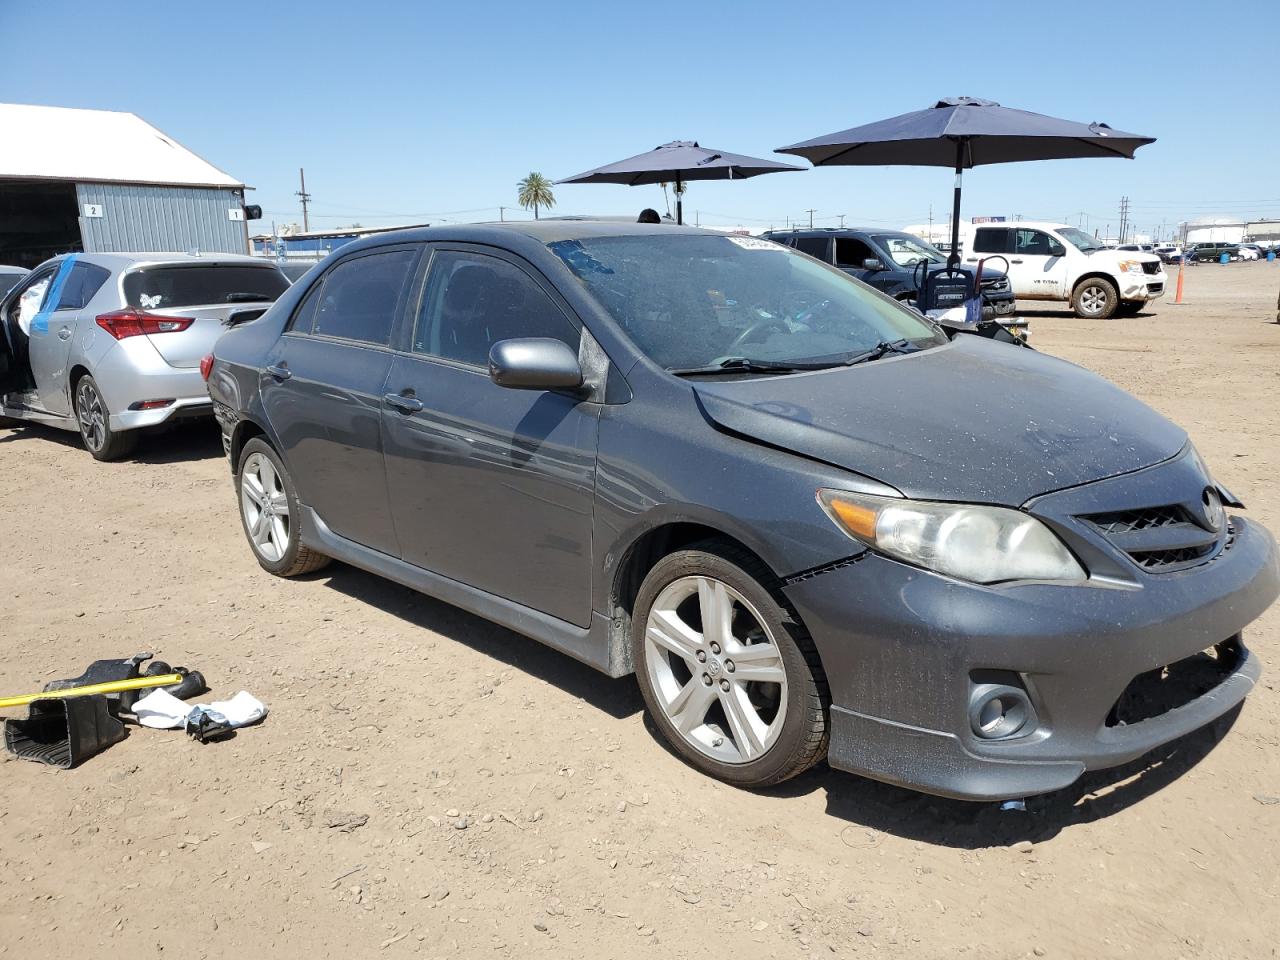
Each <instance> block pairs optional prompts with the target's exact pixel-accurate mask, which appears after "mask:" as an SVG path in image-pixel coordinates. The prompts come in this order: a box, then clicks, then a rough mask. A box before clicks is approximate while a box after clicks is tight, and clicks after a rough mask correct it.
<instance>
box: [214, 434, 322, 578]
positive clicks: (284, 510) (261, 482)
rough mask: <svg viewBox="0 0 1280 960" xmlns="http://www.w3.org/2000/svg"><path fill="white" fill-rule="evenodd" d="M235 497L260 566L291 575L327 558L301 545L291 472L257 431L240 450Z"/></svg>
mask: <svg viewBox="0 0 1280 960" xmlns="http://www.w3.org/2000/svg"><path fill="white" fill-rule="evenodd" d="M236 501H237V502H238V503H239V505H240V525H241V527H242V528H243V529H244V535H245V536H246V537H247V538H248V540H249V547H250V549H252V550H253V555H254V558H255V559H257V561H258V564H259V565H260V566H261V567H262V569H263V570H266V571H267V572H268V573H274V574H275V575H276V576H277V577H296V576H300V575H301V574H304V573H311V572H312V571H313V570H319V569H320V568H321V567H323V566H325V565H326V564H328V562H329V558H328V557H326V556H325V555H324V554H323V553H319V552H318V551H315V550H312V549H311V548H310V547H306V546H303V544H302V537H301V535H300V534H301V530H300V528H299V523H298V521H299V518H300V517H301V516H302V509H301V507H300V506H299V504H298V495H297V493H295V492H294V486H293V478H292V477H291V476H289V471H288V470H287V469H286V468H285V465H284V461H283V460H281V459H280V455H279V454H277V453H276V452H275V450H273V449H272V448H271V446H270V445H269V444H268V443H266V442H265V441H263V440H261V439H260V438H258V437H254V438H253V439H252V440H250V441H249V442H248V443H246V444H245V445H244V449H243V450H241V451H240V463H239V464H238V465H237V469H236Z"/></svg>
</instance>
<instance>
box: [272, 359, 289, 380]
mask: <svg viewBox="0 0 1280 960" xmlns="http://www.w3.org/2000/svg"><path fill="white" fill-rule="evenodd" d="M267 373H269V374H271V376H273V377H275V378H276V379H277V380H288V379H289V378H290V377H292V376H293V374H292V373H290V372H289V367H288V366H287V365H285V364H283V363H273V364H272V365H271V366H269V367H267Z"/></svg>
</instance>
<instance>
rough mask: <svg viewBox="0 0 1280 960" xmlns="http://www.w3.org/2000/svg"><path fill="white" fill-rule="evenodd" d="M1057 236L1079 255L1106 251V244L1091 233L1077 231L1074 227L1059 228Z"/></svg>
mask: <svg viewBox="0 0 1280 960" xmlns="http://www.w3.org/2000/svg"><path fill="white" fill-rule="evenodd" d="M1058 236H1060V237H1061V238H1062V239H1063V240H1065V241H1067V243H1069V244H1071V245H1072V246H1073V247H1075V248H1076V249H1077V250H1079V251H1080V252H1081V253H1093V251H1095V250H1105V249H1107V247H1106V244H1104V243H1103V242H1102V241H1100V240H1099V239H1098V238H1097V237H1095V236H1094V235H1093V234H1091V233H1085V232H1084V231H1083V230H1077V229H1076V228H1075V227H1059V228H1058Z"/></svg>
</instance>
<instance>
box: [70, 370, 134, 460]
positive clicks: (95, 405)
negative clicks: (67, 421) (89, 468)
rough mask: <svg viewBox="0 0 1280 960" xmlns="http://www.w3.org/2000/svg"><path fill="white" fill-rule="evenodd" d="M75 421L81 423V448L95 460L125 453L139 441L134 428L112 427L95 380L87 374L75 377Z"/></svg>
mask: <svg viewBox="0 0 1280 960" xmlns="http://www.w3.org/2000/svg"><path fill="white" fill-rule="evenodd" d="M75 412H76V422H77V423H78V424H79V426H80V439H81V441H83V442H84V448H85V449H86V450H88V451H89V455H90V456H92V457H93V459H95V460H100V461H103V462H104V463H105V462H110V461H112V460H119V459H120V458H121V457H125V456H128V455H129V454H130V453H132V452H133V449H134V448H135V447H136V446H137V445H138V432H137V431H136V430H112V429H111V411H110V410H108V409H107V401H106V400H104V399H103V398H102V391H101V390H99V389H98V382H97V381H96V380H94V379H93V377H92V376H91V375H90V374H87V373H86V374H85V375H84V376H83V377H81V378H80V379H79V380H77V381H76V386H75Z"/></svg>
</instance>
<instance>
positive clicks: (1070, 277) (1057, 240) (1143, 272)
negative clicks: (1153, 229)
mask: <svg viewBox="0 0 1280 960" xmlns="http://www.w3.org/2000/svg"><path fill="white" fill-rule="evenodd" d="M983 257H997V259H994V260H992V266H994V267H998V268H1000V269H1005V265H1004V262H1003V260H1001V259H999V258H1004V259H1006V260H1008V262H1009V266H1008V268H1007V271H1006V272H1007V273H1008V275H1009V282H1010V284H1012V286H1013V293H1014V296H1016V297H1018V298H1019V299H1022V300H1059V301H1062V302H1065V303H1070V304H1071V306H1072V308H1073V309H1074V310H1075V312H1076V316H1077V317H1085V318H1087V319H1090V320H1105V319H1106V318H1108V317H1111V316H1114V315H1119V316H1127V315H1132V314H1135V313H1137V312H1138V311H1139V310H1141V309H1142V308H1143V307H1144V306H1146V305H1147V304H1149V303H1150V302H1151V301H1153V300H1157V299H1159V298H1160V297H1162V296H1164V289H1165V279H1166V278H1165V272H1164V266H1163V265H1162V264H1161V263H1160V258H1159V257H1157V256H1155V255H1154V254H1150V253H1139V252H1134V251H1128V250H1109V249H1107V248H1106V247H1104V246H1103V245H1102V243H1101V242H1099V241H1098V239H1097V238H1096V237H1093V236H1091V235H1090V234H1087V233H1085V232H1084V231H1083V230H1077V229H1076V228H1075V227H1069V226H1067V225H1065V224H1061V223H1032V222H1028V221H1025V220H1019V221H1016V222H1014V223H1003V224H991V225H987V224H983V225H982V226H975V227H974V229H973V234H972V235H971V236H970V238H969V243H968V244H967V249H966V251H965V262H966V263H977V262H978V260H979V259H980V258H983Z"/></svg>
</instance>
